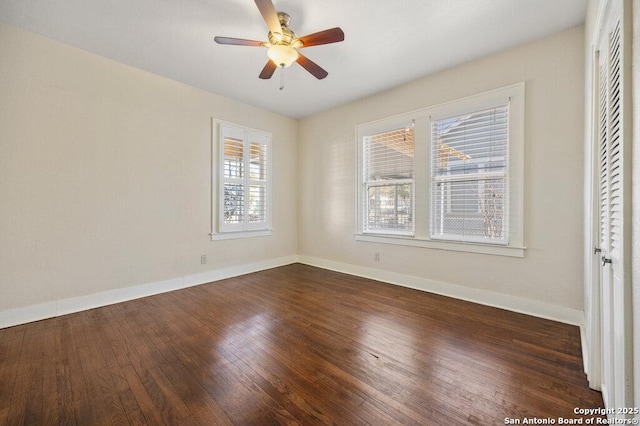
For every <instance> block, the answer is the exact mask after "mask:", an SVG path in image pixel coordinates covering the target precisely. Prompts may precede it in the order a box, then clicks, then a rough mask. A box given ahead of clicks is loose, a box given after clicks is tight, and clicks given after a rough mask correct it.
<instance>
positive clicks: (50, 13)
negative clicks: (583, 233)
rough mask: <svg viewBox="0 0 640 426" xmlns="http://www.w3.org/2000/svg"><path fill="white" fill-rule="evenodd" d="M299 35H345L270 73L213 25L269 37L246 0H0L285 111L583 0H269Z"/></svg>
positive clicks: (314, 104)
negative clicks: (222, 41) (309, 68)
mask: <svg viewBox="0 0 640 426" xmlns="http://www.w3.org/2000/svg"><path fill="white" fill-rule="evenodd" d="M273 2H274V5H275V8H276V10H278V11H284V12H287V13H288V14H289V15H291V17H292V20H291V24H290V28H291V29H293V30H294V31H295V32H296V34H297V35H298V36H303V35H306V34H310V33H315V32H317V31H321V30H324V29H328V28H332V27H336V26H338V27H341V28H342V29H343V31H344V33H345V41H344V42H342V43H336V44H330V45H324V46H313V47H309V48H307V49H304V50H303V53H304V54H305V56H307V57H308V58H309V59H311V60H312V61H314V62H316V63H317V64H318V65H320V66H322V67H323V68H324V69H326V70H327V71H328V72H329V76H328V77H327V78H326V79H324V80H316V79H315V78H314V77H313V76H311V74H309V73H307V72H306V71H305V70H304V69H303V68H302V67H300V66H299V65H298V64H293V66H291V67H290V68H287V69H286V70H285V89H284V90H283V91H280V90H278V87H279V83H280V74H279V73H280V71H279V70H278V71H276V73H275V74H274V76H273V78H271V80H260V79H258V74H259V73H260V71H261V70H262V67H263V66H264V65H265V63H266V61H267V56H266V50H265V49H264V48H260V47H246V46H224V45H218V44H216V43H215V42H214V41H213V37H214V36H216V35H220V36H228V37H238V38H247V39H252V40H267V32H268V30H267V26H266V24H265V23H264V21H263V20H262V17H261V15H260V13H259V11H258V8H257V7H256V5H255V3H254V2H253V0H0V21H1V22H5V23H8V24H11V25H14V26H16V27H20V28H24V29H27V30H30V31H33V32H35V33H38V34H41V35H44V36H46V37H49V38H52V39H54V40H59V41H61V42H64V43H67V44H69V45H72V46H75V47H78V48H81V49H84V50H87V51H90V52H94V53H97V54H98V55H101V56H104V57H107V58H111V59H113V60H115V61H118V62H121V63H124V64H128V65H131V66H133V67H136V68H139V69H143V70H146V71H149V72H152V73H155V74H158V75H161V76H164V77H168V78H171V79H173V80H177V81H180V82H183V83H186V84H188V85H191V86H195V87H198V88H200V89H204V90H207V91H210V92H213V93H216V94H219V95H222V96H225V97H228V98H233V99H236V100H239V101H243V102H246V103H249V104H252V105H255V106H258V107H261V108H265V109H268V110H271V111H274V112H277V113H280V114H284V115H287V116H289V117H293V118H301V117H306V116H309V115H311V114H315V113H317V112H320V111H323V110H325V109H328V108H330V107H333V106H336V105H339V104H342V103H346V102H349V101H352V100H355V99H358V98H362V97H365V96H368V95H371V94H373V93H376V92H380V91H383V90H386V89H390V88H392V87H394V86H397V85H400V84H402V83H405V82H408V81H411V80H415V79H417V78H420V77H422V76H425V75H427V74H430V73H433V72H436V71H439V70H443V69H446V68H449V67H452V66H455V65H457V64H461V63H463V62H467V61H470V60H473V59H475V58H479V57H482V56H486V55H488V54H491V53H493V52H498V51H500V50H504V49H507V48H509V47H513V46H516V45H518V44H521V43H524V42H527V41H531V40H535V39H539V38H542V37H544V36H546V35H549V34H552V33H554V32H558V31H561V30H563V29H566V28H570V27H573V26H575V25H579V24H581V23H583V21H584V16H585V10H586V0H395V1H393V2H392V1H388V0H385V1H382V0H322V1H318V0H273Z"/></svg>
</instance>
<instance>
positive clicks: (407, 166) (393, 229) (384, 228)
mask: <svg viewBox="0 0 640 426" xmlns="http://www.w3.org/2000/svg"><path fill="white" fill-rule="evenodd" d="M362 152H363V156H362V158H363V168H362V170H363V174H364V176H363V180H362V182H363V185H364V197H363V200H362V202H363V204H364V205H363V209H362V211H363V213H364V218H363V224H364V232H369V233H381V234H404V235H410V234H412V233H413V230H414V223H413V198H414V197H413V191H414V188H413V186H414V181H413V178H414V176H413V168H414V161H413V159H414V129H413V125H412V124H411V123H408V124H407V125H406V126H402V127H400V128H396V129H393V130H389V131H385V132H381V133H376V134H372V135H367V136H364V137H363V139H362Z"/></svg>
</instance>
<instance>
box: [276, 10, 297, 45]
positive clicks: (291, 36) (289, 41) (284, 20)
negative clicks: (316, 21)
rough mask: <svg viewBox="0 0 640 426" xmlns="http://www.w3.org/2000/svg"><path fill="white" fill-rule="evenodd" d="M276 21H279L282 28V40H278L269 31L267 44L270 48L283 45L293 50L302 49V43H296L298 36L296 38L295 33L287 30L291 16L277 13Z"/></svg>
mask: <svg viewBox="0 0 640 426" xmlns="http://www.w3.org/2000/svg"><path fill="white" fill-rule="evenodd" d="M278 20H279V21H280V26H281V27H282V38H280V39H278V38H277V37H276V36H274V35H273V33H272V32H271V31H269V35H268V37H269V43H271V45H272V46H276V45H279V44H280V45H282V44H283V45H285V46H291V47H294V48H299V47H302V42H299V41H297V38H298V36H296V33H294V32H293V31H292V30H290V29H289V23H290V22H291V16H289V15H288V14H287V13H284V12H278ZM294 42H295V43H294Z"/></svg>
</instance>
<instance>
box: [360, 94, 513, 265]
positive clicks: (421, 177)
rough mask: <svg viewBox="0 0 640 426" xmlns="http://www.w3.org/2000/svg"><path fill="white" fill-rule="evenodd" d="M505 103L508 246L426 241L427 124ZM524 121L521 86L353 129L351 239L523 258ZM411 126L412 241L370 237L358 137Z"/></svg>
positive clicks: (428, 221) (406, 237)
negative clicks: (353, 217)
mask: <svg viewBox="0 0 640 426" xmlns="http://www.w3.org/2000/svg"><path fill="white" fill-rule="evenodd" d="M505 100H506V101H508V102H509V153H508V197H507V198H508V201H507V202H508V206H509V212H508V213H509V215H508V218H507V219H506V220H507V224H508V225H507V226H508V227H509V228H508V235H509V237H508V241H507V243H506V244H504V243H501V244H490V243H474V242H462V241H460V242H458V241H443V240H441V239H433V238H431V237H430V224H431V217H430V215H431V202H430V197H431V170H430V169H431V162H430V155H431V154H430V152H431V151H430V149H431V122H432V120H436V119H438V118H441V117H445V116H455V115H462V114H465V113H467V112H473V111H478V110H481V109H484V108H487V107H491V106H492V105H495V104H496V103H499V102H503V101H505ZM524 120H525V84H524V82H522V83H517V84H514V85H510V86H506V87H502V88H499V89H496V90H492V91H489V92H484V93H481V94H477V95H473V96H469V97H466V98H463V99H458V100H454V101H451V102H446V103H443V104H439V105H435V106H432V107H427V108H423V109H420V110H416V111H412V112H409V113H406V114H401V115H397V116H394V117H389V118H385V119H382V120H377V121H374V122H370V123H365V124H361V125H359V126H357V127H356V161H357V168H356V188H357V197H356V234H355V239H356V240H357V241H366V242H374V243H383V244H397V245H404V246H412V247H424V248H432V249H440V250H452V251H464V252H472V253H483V254H492V255H500V256H510V257H524V251H525V246H524V143H525V141H524V138H525V134H524ZM407 121H413V122H414V123H415V128H414V131H415V147H414V151H415V155H414V162H415V163H414V191H415V197H414V207H415V208H414V215H413V217H414V227H415V232H414V234H413V235H391V234H381V233H379V234H370V233H366V232H365V226H364V225H365V224H364V211H363V209H364V207H363V200H364V197H365V196H366V195H365V194H364V184H363V137H364V136H366V135H370V134H374V133H376V132H382V131H385V130H386V129H390V128H393V126H397V125H398V123H404V122H407Z"/></svg>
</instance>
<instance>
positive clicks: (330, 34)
mask: <svg viewBox="0 0 640 426" xmlns="http://www.w3.org/2000/svg"><path fill="white" fill-rule="evenodd" d="M298 40H300V41H301V42H302V46H301V47H309V46H317V45H319V44H329V43H337V42H339V41H343V40H344V33H343V32H342V30H341V29H340V27H335V28H331V29H329V30H324V31H320V32H318V33H313V34H309V35H306V36H304V37H300V38H299V39H298Z"/></svg>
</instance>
